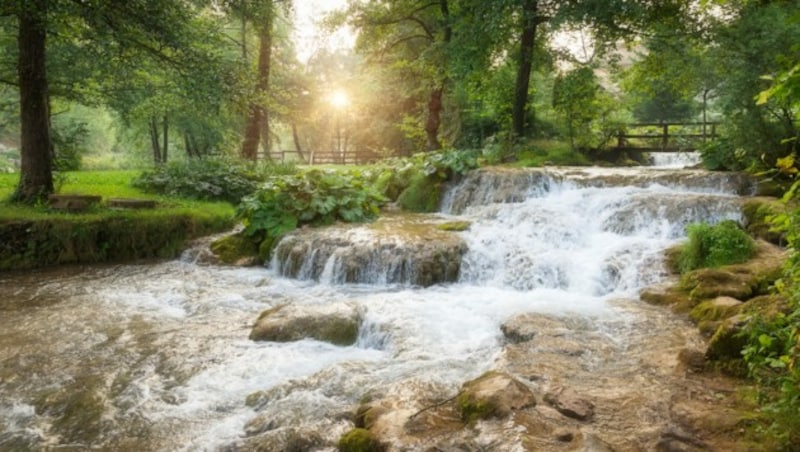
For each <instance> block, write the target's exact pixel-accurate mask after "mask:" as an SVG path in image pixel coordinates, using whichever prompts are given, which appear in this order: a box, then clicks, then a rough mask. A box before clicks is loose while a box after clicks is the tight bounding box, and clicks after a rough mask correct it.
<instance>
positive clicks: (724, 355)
mask: <svg viewBox="0 0 800 452" xmlns="http://www.w3.org/2000/svg"><path fill="white" fill-rule="evenodd" d="M748 319H749V317H747V316H744V315H735V316H733V317H731V318H729V319H727V320H726V321H725V322H723V323H722V325H720V326H719V328H717V331H716V332H715V333H714V335H713V336H712V337H711V340H710V341H709V342H708V349H707V350H706V358H707V359H710V360H724V359H740V358H741V357H742V349H743V348H744V346H745V345H746V344H747V339H746V338H744V337H741V336H740V335H739V333H740V332H741V330H742V327H743V326H744V325H745V323H746V322H747V320H748Z"/></svg>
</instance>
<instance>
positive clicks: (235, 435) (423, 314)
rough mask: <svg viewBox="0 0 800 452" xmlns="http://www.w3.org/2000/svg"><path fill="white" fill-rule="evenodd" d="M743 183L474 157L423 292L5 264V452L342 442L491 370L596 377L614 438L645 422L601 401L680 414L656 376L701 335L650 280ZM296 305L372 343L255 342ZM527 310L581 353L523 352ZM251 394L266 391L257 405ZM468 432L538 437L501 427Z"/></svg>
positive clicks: (658, 417) (507, 446)
mask: <svg viewBox="0 0 800 452" xmlns="http://www.w3.org/2000/svg"><path fill="white" fill-rule="evenodd" d="M745 185H746V184H745ZM742 186H743V181H742V180H741V178H738V177H736V176H733V175H728V174H721V173H707V172H704V171H700V170H683V169H665V168H641V169H598V168H589V169H577V168H561V169H550V170H485V171H480V172H478V173H476V174H475V175H473V176H470V177H467V178H466V179H464V180H463V181H461V182H460V183H459V184H458V185H455V186H453V187H451V188H450V191H449V192H448V193H447V195H446V197H445V200H444V203H443V204H444V205H443V207H442V212H441V213H438V214H434V215H432V216H431V218H433V219H434V220H435V221H449V220H454V219H458V220H468V221H470V222H471V227H470V229H469V230H467V231H464V232H459V233H457V234H459V235H461V237H462V239H463V240H464V241H465V242H466V243H467V246H468V251H467V252H466V254H465V255H464V257H463V260H462V265H461V274H460V277H459V280H458V282H455V283H452V284H438V285H434V286H432V287H428V288H420V287H413V286H411V285H409V284H404V283H403V282H396V283H392V284H386V283H383V282H381V281H380V280H379V279H376V280H375V281H371V280H369V278H367V280H365V281H364V282H363V283H360V284H337V283H336V281H338V280H340V278H339V279H337V278H336V277H335V275H334V276H332V277H329V279H324V278H323V279H322V280H319V281H317V280H313V279H311V280H295V279H289V278H285V277H282V276H279V275H278V273H277V272H276V271H275V269H276V268H277V267H278V266H279V264H280V263H273V264H272V267H271V268H266V267H257V268H231V267H220V266H214V265H203V264H199V263H195V262H193V260H192V259H191V258H190V257H189V256H191V254H187V256H186V257H184V258H183V259H179V260H174V261H169V262H161V263H151V264H141V265H110V266H108V265H107V266H77V267H67V268H58V269H44V270H38V271H34V272H27V273H13V272H12V273H5V274H0V294H2V299H0V363H2V366H0V449H3V450H41V449H49V448H58V449H66V450H85V449H89V448H96V449H103V450H134V449H135V450H216V449H227V450H247V449H249V448H250V447H253V444H256V443H254V442H252V440H253V438H268V437H270V436H273V437H278V436H280V435H288V434H290V433H291V434H294V435H300V436H304V435H305V436H309V435H312V434H313V436H314V437H318V438H320V444H321V445H320V446H319V448H320V450H326V448H327V450H334V446H335V442H336V440H337V439H338V437H339V436H341V434H343V433H344V432H346V431H347V430H349V429H350V428H352V423H351V417H352V416H351V415H352V412H353V411H354V410H355V408H356V407H357V406H358V404H359V401H360V400H362V399H364V398H365V397H370V398H375V397H378V398H391V399H392V400H396V401H397V403H398V404H400V405H404V404H405V406H407V407H411V409H412V410H417V409H419V408H420V407H422V406H424V405H425V403H426V402H425V401H430V400H440V399H446V398H448V397H451V396H453V395H454V394H455V393H456V392H457V391H458V388H459V387H460V385H461V384H462V383H463V382H465V381H467V380H469V379H472V378H475V377H477V376H478V375H480V374H482V373H483V372H485V371H487V370H490V369H500V370H503V371H507V372H510V373H512V374H513V375H527V376H528V377H530V374H531V373H536V374H537V375H536V377H535V378H533V377H531V378H529V381H530V382H531V383H530V384H531V385H533V386H537V385H540V386H541V385H545V386H546V385H552V384H554V383H555V382H558V383H568V384H570V385H572V386H573V387H575V388H577V389H578V390H582V391H584V393H585V394H587V395H588V396H590V397H593V399H594V400H595V401H596V404H597V402H600V404H599V405H598V411H599V412H601V413H600V414H599V415H598V421H597V424H596V426H595V427H593V428H594V429H595V430H597V431H606V432H609V433H608V435H610V437H611V439H614V438H616V437H617V436H618V437H619V438H623V437H625V435H629V434H630V430H631V429H634V430H636V429H637V428H638V429H639V430H641V429H642V428H641V426H639V427H636V426H630V425H627V424H626V425H623V424H625V422H628V421H625V422H622V421H620V420H619V419H618V417H617V416H616V415H614V413H613V412H614V411H615V410H616V409H611V410H610V412H608V413H607V415H603V414H602V411H603V409H608V408H609V407H608V406H605V407H604V408H601V405H602V401H604V400H605V401H607V400H609V399H614V400H616V402H615V403H618V404H619V407H622V406H627V405H629V404H637V406H638V408H637V409H636V410H633V411H631V413H633V414H632V416H634V417H635V416H637V414H636V413H639V414H638V416H642V415H643V414H642V413H645V414H646V416H645V419H646V420H647V422H648V425H660V424H659V423H661V424H664V423H667V422H668V419H666V418H665V416H667V415H665V414H664V413H662V411H663V408H659V407H660V406H661V405H662V404H663V398H664V397H668V395H664V394H663V393H662V392H660V390H659V385H661V384H663V381H664V379H666V378H669V372H670V366H673V365H674V362H673V361H672V359H673V358H672V357H674V354H675V353H676V351H677V350H679V349H681V348H683V347H691V346H697V345H698V344H701V341H702V339H701V338H699V337H698V335H697V333H696V331H695V329H694V328H693V327H692V326H691V325H690V324H688V322H686V321H685V320H684V319H682V318H679V317H678V316H676V315H675V314H672V313H671V312H669V311H668V310H665V309H662V308H656V307H651V306H647V305H644V304H643V303H641V302H640V301H639V300H638V295H637V294H638V291H639V290H640V289H641V288H643V287H646V286H648V285H651V284H655V283H658V282H660V281H662V280H664V278H666V276H667V273H666V271H665V270H664V269H663V265H662V253H663V250H664V249H665V248H667V247H669V246H671V245H673V244H675V243H677V242H678V241H680V240H681V239H682V238H683V237H684V228H685V226H686V225H687V224H689V223H691V222H696V221H709V222H718V221H721V220H723V219H733V220H741V209H740V202H739V197H738V195H739V194H741V193H742V192H743V191H746V187H745V188H742ZM199 246H202V245H199ZM384 281H385V279H384ZM283 303H294V304H299V305H307V306H314V305H322V304H341V305H347V306H351V307H354V308H355V309H357V310H359V312H361V313H362V318H363V321H362V324H361V327H360V331H359V338H358V340H357V342H356V343H355V345H353V346H347V347H340V346H334V345H331V344H327V343H324V342H319V341H315V340H310V339H305V340H301V341H296V342H290V343H272V342H254V341H251V340H249V339H248V335H249V332H250V328H251V327H252V325H253V322H254V321H255V319H256V318H257V317H258V315H259V313H260V312H261V311H263V310H265V309H267V308H270V307H273V306H276V305H279V304H283ZM520 314H535V315H542V316H545V317H546V318H547V319H550V320H552V322H555V323H552V322H551V323H550V325H551V327H552V328H556V329H559V331H561V333H559V334H550V336H549V337H551V338H556V339H557V340H568V341H569V343H568V344H566V345H565V344H562V345H560V346H559V347H561V348H562V349H563V348H564V347H566V348H570V347H573V348H577V349H579V351H578V352H575V353H572V354H571V355H570V354H569V353H567V354H566V355H569V356H570V358H568V359H566V358H563V356H562V357H561V358H559V356H557V355H554V354H553V353H549V352H547V350H544V349H542V350H539V352H538V354H537V353H528V354H526V355H525V358H521V357H520V356H517V355H515V353H517V351H515V349H513V347H510V346H509V345H508V343H507V341H506V340H505V339H504V336H503V333H502V331H501V325H503V324H504V322H506V321H508V320H509V319H512V318H514V317H515V316H518V315H520ZM544 336H547V334H544ZM565 336H566V339H565ZM558 338H561V339H558ZM556 339H554V340H556ZM566 355H564V356H566ZM665 357H668V358H665ZM548 359H549V360H551V361H547V360H548ZM526 360H527V361H526ZM627 386H630V387H627ZM254 393H258V394H260V396H259V397H260V400H261V402H260V403H259V404H257V405H253V404H252V403H251V404H249V405H250V406H248V404H247V403H246V400H247V399H248V396H250V395H251V394H254ZM634 402H635V403H634ZM311 432H313V433H311ZM473 436H474V438H473V440H474V441H477V442H479V443H480V442H481V441H483V443H481V444H495V445H497V447H496V450H524V447H523V446H522V445H521V444H522V442H521V440H520V439H519V438H517V437H516V436H514V435H513V434H510V433H509V432H507V431H505V432H503V431H502V430H497V429H495V430H492V429H490V428H487V429H484V430H481V431H479V432H477V433H474V435H473ZM518 436H519V435H518ZM651 436H652V435H651ZM648 438H649V437H648ZM389 440H390V442H392V441H394V447H395V448H397V449H398V450H416V448H417V446H419V447H422V446H421V444H424V445H425V447H431V446H432V445H436V444H440V443H441V444H444V443H442V441H444V442H447V441H449V439H448V438H444V439H442V438H439V439H436V440H431V442H428V443H425V441H422V442H420V443H414V442H411V440H409V439H408V438H405V439H404V438H401V437H397V438H395V439H394V440H392V439H391V438H390V439H389ZM276 441H277V440H276ZM620 441H622V440H620ZM275 444H278V443H275ZM490 449H491V448H490Z"/></svg>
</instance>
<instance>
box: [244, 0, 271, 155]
mask: <svg viewBox="0 0 800 452" xmlns="http://www.w3.org/2000/svg"><path fill="white" fill-rule="evenodd" d="M269 17H270V19H269V20H267V21H266V23H264V24H262V27H261V29H260V30H261V31H260V32H259V49H258V84H257V85H256V89H257V90H256V92H257V93H258V97H259V98H261V99H264V98H265V97H266V96H267V94H268V93H269V73H270V63H271V60H272V15H271V14H270V15H269ZM269 135H270V130H269V114H268V112H267V109H266V108H265V107H264V106H263V105H261V104H260V103H255V102H254V103H253V104H251V105H250V116H249V117H248V119H247V126H246V127H245V135H244V142H243V143H242V157H243V158H245V159H249V160H256V158H257V156H258V144H259V142H263V147H264V153H265V154H266V156H267V157H269V151H270V141H269V140H270V136H269Z"/></svg>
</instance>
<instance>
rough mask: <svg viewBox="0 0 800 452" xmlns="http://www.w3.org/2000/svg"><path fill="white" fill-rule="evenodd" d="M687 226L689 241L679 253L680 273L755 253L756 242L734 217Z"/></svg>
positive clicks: (732, 261)
mask: <svg viewBox="0 0 800 452" xmlns="http://www.w3.org/2000/svg"><path fill="white" fill-rule="evenodd" d="M686 229H687V232H688V235H689V241H688V242H687V243H686V244H685V245H684V246H683V248H682V249H681V253H680V255H679V256H678V268H679V269H680V271H681V273H686V272H689V271H692V270H695V269H698V268H704V267H721V266H723V265H730V264H737V263H741V262H744V261H746V260H747V259H749V258H750V257H752V255H753V253H755V242H754V241H753V239H752V238H751V237H750V236H749V235H747V233H746V232H745V231H744V230H742V228H741V227H739V225H738V224H737V223H736V222H735V221H730V220H727V221H723V222H722V223H720V224H718V225H716V226H711V225H708V224H705V223H696V224H692V225H689V227H687V228H686Z"/></svg>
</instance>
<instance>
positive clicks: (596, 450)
mask: <svg viewBox="0 0 800 452" xmlns="http://www.w3.org/2000/svg"><path fill="white" fill-rule="evenodd" d="M581 450H582V451H583V452H614V448H613V447H611V445H610V444H608V443H607V442H605V441H603V440H602V439H600V437H598V436H597V435H594V434H591V433H589V434H585V435H584V437H583V449H581Z"/></svg>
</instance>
